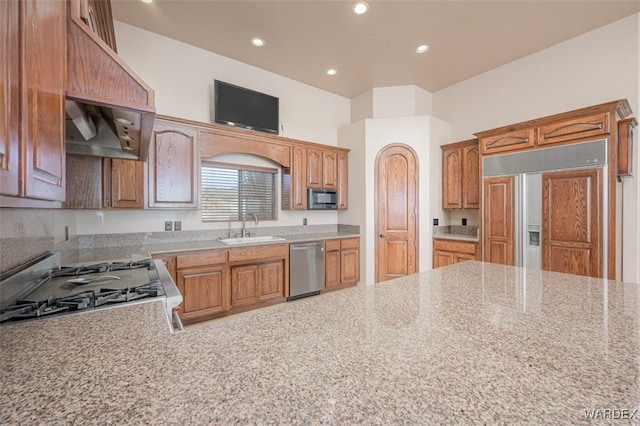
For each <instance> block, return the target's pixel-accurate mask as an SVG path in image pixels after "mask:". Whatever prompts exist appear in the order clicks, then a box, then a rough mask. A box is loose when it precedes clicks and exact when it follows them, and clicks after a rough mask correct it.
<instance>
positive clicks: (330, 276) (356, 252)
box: [324, 238, 360, 290]
mask: <svg viewBox="0 0 640 426" xmlns="http://www.w3.org/2000/svg"><path fill="white" fill-rule="evenodd" d="M324 246H325V255H324V258H325V261H324V262H325V263H324V267H325V272H324V274H325V290H334V289H337V288H342V287H347V286H352V285H355V284H356V283H357V282H358V281H360V238H343V239H336V240H327V241H325V244H324Z"/></svg>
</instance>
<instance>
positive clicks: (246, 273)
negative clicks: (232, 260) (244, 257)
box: [231, 265, 259, 308]
mask: <svg viewBox="0 0 640 426" xmlns="http://www.w3.org/2000/svg"><path fill="white" fill-rule="evenodd" d="M258 280H259V265H247V266H234V267H233V268H231V307H233V308H235V307H238V306H244V305H251V304H253V303H258V301H259V297H258Z"/></svg>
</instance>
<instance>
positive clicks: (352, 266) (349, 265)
mask: <svg viewBox="0 0 640 426" xmlns="http://www.w3.org/2000/svg"><path fill="white" fill-rule="evenodd" d="M358 253H359V250H358V249H356V248H353V249H343V250H342V252H341V253H340V281H341V283H342V284H343V285H344V284H355V283H357V282H358V280H359V278H360V277H359V275H360V274H359V272H360V271H359V265H360V263H359V262H360V259H359V257H360V256H359V254H358Z"/></svg>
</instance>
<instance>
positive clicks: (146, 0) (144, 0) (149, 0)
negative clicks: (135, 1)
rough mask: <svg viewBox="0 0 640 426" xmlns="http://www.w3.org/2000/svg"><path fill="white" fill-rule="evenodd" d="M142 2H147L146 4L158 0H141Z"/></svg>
mask: <svg viewBox="0 0 640 426" xmlns="http://www.w3.org/2000/svg"><path fill="white" fill-rule="evenodd" d="M140 1H141V2H142V3H146V4H153V3H155V2H156V0H140Z"/></svg>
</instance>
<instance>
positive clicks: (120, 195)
mask: <svg viewBox="0 0 640 426" xmlns="http://www.w3.org/2000/svg"><path fill="white" fill-rule="evenodd" d="M144 166H145V164H144V163H143V162H142V161H133V160H120V159H116V158H105V159H103V165H102V172H103V178H102V181H103V194H104V200H103V205H104V206H105V207H112V208H127V209H143V208H144V194H145V192H144Z"/></svg>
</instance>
